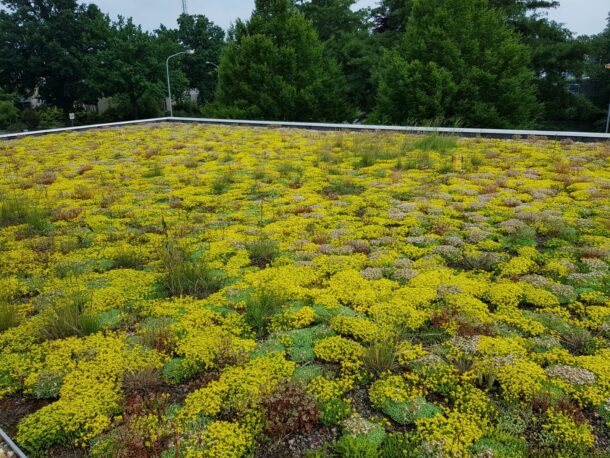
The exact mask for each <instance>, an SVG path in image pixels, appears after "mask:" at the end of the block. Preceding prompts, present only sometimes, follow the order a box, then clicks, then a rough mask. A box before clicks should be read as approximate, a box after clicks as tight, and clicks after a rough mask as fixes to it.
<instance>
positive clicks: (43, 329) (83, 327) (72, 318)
mask: <svg viewBox="0 0 610 458" xmlns="http://www.w3.org/2000/svg"><path fill="white" fill-rule="evenodd" d="M87 301H88V298H87V297H86V296H84V295H78V294H77V295H74V296H70V297H67V298H66V297H64V298H62V299H61V300H60V302H59V303H57V304H54V305H51V306H48V307H47V308H45V309H44V310H43V311H42V312H41V314H40V315H41V317H42V321H41V325H40V328H39V330H38V335H39V337H40V338H41V339H42V340H57V339H64V338H66V337H70V336H79V337H82V336H87V335H89V334H95V333H96V332H98V331H99V330H100V321H99V318H98V317H97V316H96V315H95V314H93V313H91V312H89V311H87V310H86V308H85V307H86V304H87Z"/></svg>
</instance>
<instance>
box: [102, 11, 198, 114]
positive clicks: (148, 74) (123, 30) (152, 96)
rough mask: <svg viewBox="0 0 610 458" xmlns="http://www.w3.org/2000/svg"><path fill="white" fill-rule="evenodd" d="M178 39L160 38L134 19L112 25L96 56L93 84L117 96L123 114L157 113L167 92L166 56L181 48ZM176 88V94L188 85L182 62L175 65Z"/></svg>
mask: <svg viewBox="0 0 610 458" xmlns="http://www.w3.org/2000/svg"><path fill="white" fill-rule="evenodd" d="M181 50H182V49H181V47H180V45H179V44H178V43H176V42H174V41H172V40H169V39H167V38H166V37H163V38H159V37H157V36H155V35H153V34H151V33H148V32H145V31H143V30H142V28H141V27H140V26H136V25H135V24H134V23H133V21H132V20H131V19H127V20H125V19H124V18H121V17H119V20H118V21H117V22H116V23H114V24H113V25H112V31H111V35H110V39H109V40H108V42H107V44H106V46H105V48H104V49H103V50H101V51H100V52H99V53H98V54H97V56H96V57H95V65H93V66H92V68H93V70H92V72H91V87H92V90H93V91H94V92H98V93H99V94H101V95H103V96H105V97H117V98H118V99H119V101H123V102H125V103H124V104H123V109H122V111H123V116H124V117H130V118H133V117H135V118H136V119H137V118H140V117H141V116H155V115H156V114H157V112H158V111H159V104H158V103H157V101H160V100H162V99H163V97H164V96H165V93H166V83H165V60H166V58H167V57H168V56H170V55H171V54H174V53H176V52H179V51H181ZM171 77H172V88H173V89H174V91H175V93H176V94H179V93H180V92H181V91H184V89H185V88H186V85H187V84H186V83H187V82H186V77H185V76H184V74H183V73H182V71H181V70H180V69H179V68H178V66H174V67H172V73H171Z"/></svg>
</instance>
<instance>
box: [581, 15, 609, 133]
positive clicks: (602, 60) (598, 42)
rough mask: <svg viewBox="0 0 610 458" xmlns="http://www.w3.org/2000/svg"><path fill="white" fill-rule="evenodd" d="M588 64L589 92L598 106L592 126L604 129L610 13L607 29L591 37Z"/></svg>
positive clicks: (606, 110)
mask: <svg viewBox="0 0 610 458" xmlns="http://www.w3.org/2000/svg"><path fill="white" fill-rule="evenodd" d="M586 64H587V68H586V71H587V74H588V75H589V77H590V80H589V84H588V88H587V93H588V94H589V95H590V97H591V101H592V102H593V103H594V104H595V107H597V112H596V113H595V115H596V116H595V117H594V119H595V121H594V123H593V124H592V127H593V128H595V129H597V130H604V128H605V125H606V119H607V118H606V117H607V114H608V103H609V102H610V69H607V68H606V65H607V64H610V14H609V15H608V24H607V26H606V28H605V30H604V31H603V32H602V33H600V34H598V35H595V36H593V37H591V51H590V53H589V56H588V59H587V62H586Z"/></svg>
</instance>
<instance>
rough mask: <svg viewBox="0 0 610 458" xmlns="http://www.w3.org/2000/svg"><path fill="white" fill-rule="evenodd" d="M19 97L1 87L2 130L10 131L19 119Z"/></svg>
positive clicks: (0, 112) (0, 122) (0, 120)
mask: <svg viewBox="0 0 610 458" xmlns="http://www.w3.org/2000/svg"><path fill="white" fill-rule="evenodd" d="M16 102H17V97H16V96H15V95H14V94H9V93H7V92H4V91H3V90H2V88H1V87H0V130H5V129H8V128H9V127H10V126H11V125H13V124H15V123H16V122H17V120H18V119H19V110H17V106H16Z"/></svg>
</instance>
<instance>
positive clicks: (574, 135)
mask: <svg viewBox="0 0 610 458" xmlns="http://www.w3.org/2000/svg"><path fill="white" fill-rule="evenodd" d="M162 122H178V123H193V124H218V125H236V126H259V127H286V128H295V129H311V130H346V131H387V132H404V133H414V134H417V133H422V134H423V133H441V134H451V135H458V136H462V137H485V138H498V139H511V138H515V137H532V136H535V137H546V138H548V139H550V140H573V141H581V142H604V141H610V134H603V133H597V132H560V131H547V130H507V129H478V128H459V127H418V126H384V125H369V124H332V123H310V122H293V121H251V120H245V119H215V118H184V117H173V118H171V117H163V118H151V119H140V120H135V121H123V122H114V123H106V124H92V125H88V126H78V127H64V128H58V129H46V130H39V131H31V132H17V133H9V134H3V135H0V140H11V139H17V138H20V137H27V136H37V135H49V134H56V133H63V132H77V131H82V130H91V129H103V128H116V127H122V126H129V125H137V124H150V123H162Z"/></svg>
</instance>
